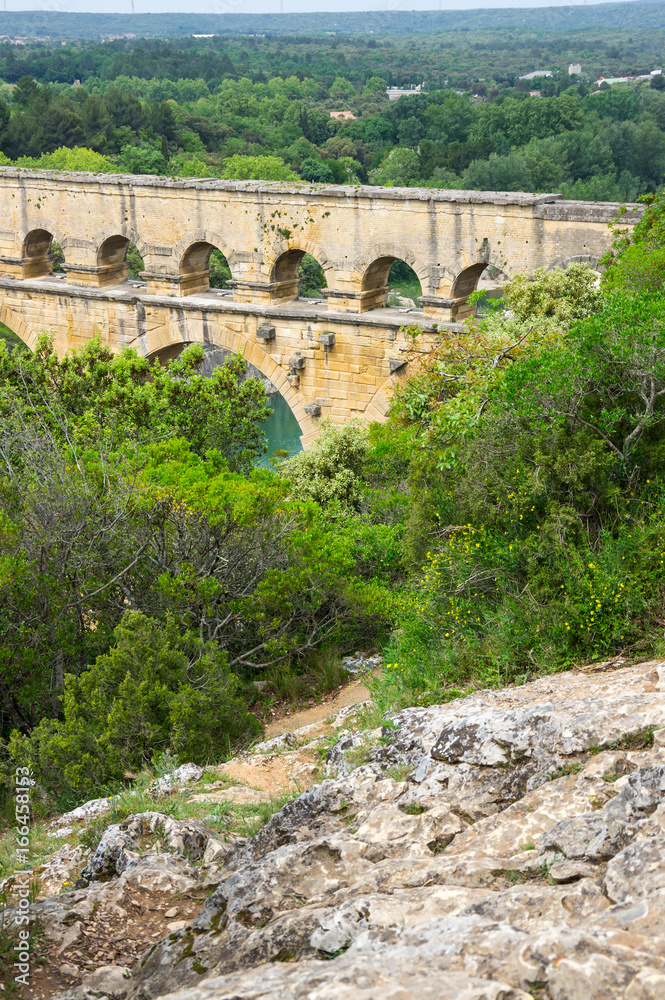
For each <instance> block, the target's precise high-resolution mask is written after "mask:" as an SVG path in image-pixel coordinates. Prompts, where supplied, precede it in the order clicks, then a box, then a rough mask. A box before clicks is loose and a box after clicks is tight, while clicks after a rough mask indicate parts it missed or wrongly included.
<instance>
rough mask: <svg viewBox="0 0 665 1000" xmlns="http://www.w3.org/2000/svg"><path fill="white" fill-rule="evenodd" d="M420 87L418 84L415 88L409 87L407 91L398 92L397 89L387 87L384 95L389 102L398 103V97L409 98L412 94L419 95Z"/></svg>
mask: <svg viewBox="0 0 665 1000" xmlns="http://www.w3.org/2000/svg"><path fill="white" fill-rule="evenodd" d="M422 87H423V85H422V84H420V83H419V84H417V85H416V86H415V87H409V89H408V90H400V88H399V87H388V88H387V89H386V94H387V95H388V100H389V101H399V99H400V97H411V96H413V94H419V93H420V91H421V90H422Z"/></svg>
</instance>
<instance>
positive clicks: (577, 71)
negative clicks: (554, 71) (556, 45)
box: [568, 63, 582, 76]
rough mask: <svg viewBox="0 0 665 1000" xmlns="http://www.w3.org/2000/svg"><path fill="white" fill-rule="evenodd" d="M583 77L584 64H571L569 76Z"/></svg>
mask: <svg viewBox="0 0 665 1000" xmlns="http://www.w3.org/2000/svg"><path fill="white" fill-rule="evenodd" d="M581 75H582V64H581V63H571V64H570V66H569V67H568V76H581Z"/></svg>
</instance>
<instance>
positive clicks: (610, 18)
mask: <svg viewBox="0 0 665 1000" xmlns="http://www.w3.org/2000/svg"><path fill="white" fill-rule="evenodd" d="M331 2H332V0H331ZM664 27H665V2H664V0H655V2H652V3H636V2H634V0H633V2H627V3H608V4H595V5H592V6H577V5H576V6H569V7H538V8H536V9H532V10H527V9H525V8H523V7H511V8H504V9H501V10H496V9H495V10H487V9H484V10H453V11H441V10H436V11H435V10H432V11H361V12H356V13H341V14H336V13H334V12H331V13H314V14H251V15H250V14H133V15H131V14H80V13H79V14H67V13H60V12H56V11H41V10H35V11H22V12H20V11H7V12H0V36H3V35H4V36H9V37H11V38H61V39H84V38H86V39H87V38H90V39H92V38H106V37H109V36H113V35H124V34H126V33H132V34H134V35H136V36H140V37H153V38H154V37H161V38H166V37H171V38H173V37H176V36H178V35H180V36H182V35H192V34H208V33H213V34H217V35H238V34H291V35H294V34H306V35H320V34H323V33H326V32H334V33H338V34H351V35H357V34H368V33H369V32H374V34H384V33H398V34H405V33H423V32H428V33H432V32H443V31H478V30H483V29H484V30H492V29H498V28H512V29H519V28H531V29H534V28H536V29H539V30H541V31H567V32H569V31H581V30H584V29H588V28H615V29H616V28H621V29H625V30H629V29H638V28H642V29H652V28H664Z"/></svg>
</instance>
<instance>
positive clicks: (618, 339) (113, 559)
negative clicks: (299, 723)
mask: <svg viewBox="0 0 665 1000" xmlns="http://www.w3.org/2000/svg"><path fill="white" fill-rule="evenodd" d="M664 246H665V198H664V197H663V196H662V195H660V196H654V197H653V198H652V200H651V204H649V205H648V207H647V210H646V212H645V216H644V220H643V221H642V222H641V223H640V224H639V226H638V227H637V229H636V230H635V232H634V233H633V234H632V235H629V234H628V233H627V232H625V231H622V230H621V228H620V226H619V227H618V228H616V229H615V231H614V242H613V248H612V251H611V252H610V253H609V254H608V256H607V260H606V262H605V263H606V264H607V267H606V269H605V271H604V273H603V276H602V281H601V284H600V286H599V284H598V281H597V275H596V273H595V272H594V271H592V270H591V269H590V268H589V267H588V266H587V265H585V264H573V265H571V266H570V267H569V268H568V269H567V270H565V271H564V270H560V269H556V270H554V271H551V272H539V273H536V274H535V275H534V276H533V277H530V278H529V277H526V276H521V275H516V276H514V277H513V279H512V280H511V282H510V283H509V284H508V285H507V287H506V289H505V294H506V299H505V302H504V303H496V304H495V308H494V309H492V310H490V311H489V312H488V313H486V314H485V315H483V316H481V317H479V318H472V319H470V320H468V321H467V324H466V329H465V332H464V334H459V335H448V336H446V337H445V338H442V339H441V341H440V343H439V344H438V346H437V347H436V349H435V350H434V351H433V352H431V353H426V352H423V351H422V350H421V344H420V338H421V331H420V330H419V329H418V328H415V327H414V328H412V329H410V330H409V331H408V335H409V337H410V338H411V339H412V341H413V352H412V355H411V357H410V377H409V378H408V379H407V380H406V381H405V382H404V383H403V384H402V386H401V387H400V389H399V391H398V392H397V394H396V395H395V397H394V399H393V401H392V404H391V409H390V415H389V420H388V422H387V423H385V424H382V425H372V426H371V427H369V428H368V427H365V426H363V425H362V424H361V423H359V422H354V421H352V422H350V423H347V424H346V425H343V426H334V425H331V424H324V427H323V433H322V435H321V438H320V440H319V441H318V442H315V443H314V444H313V445H312V446H310V448H309V449H308V450H307V451H305V452H302V453H300V454H299V455H296V456H294V457H292V458H288V459H286V460H282V461H281V462H279V461H278V462H277V465H276V467H273V468H270V467H268V468H258V467H257V466H256V465H255V462H256V459H257V458H258V457H259V456H260V455H261V453H262V451H263V448H264V444H263V438H262V430H261V428H262V424H263V422H264V420H265V418H266V415H267V412H268V411H267V406H266V399H265V392H264V388H263V385H262V384H261V383H260V382H258V381H256V380H254V379H247V380H242V379H240V376H241V375H242V373H243V371H244V369H245V362H244V361H243V359H242V358H232V359H231V360H229V361H228V362H227V363H226V364H225V365H224V366H223V367H221V368H218V369H216V370H215V371H214V373H213V375H212V377H203V376H202V375H201V374H199V365H200V363H201V360H202V357H203V352H202V349H201V348H199V347H190V348H188V349H187V350H186V351H185V352H184V353H183V354H182V355H181V357H180V358H179V359H177V360H176V361H172V362H171V363H170V364H169V365H168V366H167V367H162V366H160V365H159V364H158V363H154V364H151V363H150V362H149V361H147V360H146V359H143V358H140V357H138V356H137V355H136V354H135V353H134V352H133V351H131V350H125V351H123V352H122V353H120V354H118V355H112V354H111V353H110V352H109V351H108V350H107V349H106V348H105V347H104V346H102V345H101V344H100V343H99V342H94V341H93V342H91V343H90V344H88V345H87V346H86V347H85V348H84V349H82V350H81V351H79V352H74V353H71V354H68V355H65V356H64V357H62V358H57V357H56V355H55V353H54V351H53V348H52V345H51V343H50V341H49V339H48V337H46V336H45V337H43V338H42V340H41V342H40V344H39V345H38V347H37V349H36V350H35V351H34V352H33V353H30V352H28V351H26V350H11V351H9V350H7V348H6V347H4V346H2V345H0V632H1V634H2V636H3V641H2V644H1V645H0V740H1V742H0V774H4V776H5V777H4V779H3V780H4V781H5V783H6V787H7V788H8V787H9V785H10V775H11V773H12V768H13V767H14V766H16V765H17V764H20V765H22V766H24V765H25V764H26V763H27V762H30V763H31V764H32V767H33V769H34V773H35V776H36V777H37V779H38V782H39V786H40V789H41V790H42V792H43V793H44V794H45V795H47V796H50V798H47V799H44V800H43V804H45V805H46V806H47V807H48V803H49V802H50V803H51V806H54V805H55V806H58V807H60V808H62V807H63V806H64V805H66V804H69V803H73V802H74V801H76V800H77V799H78V800H80V799H81V798H84V797H86V796H91V795H94V794H95V793H99V792H103V791H105V790H108V789H111V788H114V787H116V788H117V787H119V786H120V785H121V784H122V782H123V781H124V780H125V777H126V775H127V774H133V773H136V772H137V771H139V770H140V769H141V768H145V767H150V766H156V763H155V762H156V761H158V760H161V759H163V758H164V755H167V757H168V759H169V760H172V759H173V758H174V757H177V758H179V759H180V760H185V759H191V760H195V761H199V762H205V761H208V760H219V759H220V757H225V756H227V755H228V754H230V753H231V752H232V751H233V750H234V748H237V747H238V746H242V745H246V744H247V743H248V742H250V741H251V740H252V739H254V738H255V736H256V735H257V733H259V732H260V730H261V724H260V718H261V716H262V715H263V714H265V710H266V707H269V706H270V704H271V703H272V701H273V699H275V698H280V697H284V696H286V697H288V698H290V699H291V700H294V699H297V697H298V696H299V695H300V694H302V692H303V691H307V690H310V691H311V690H314V689H318V690H323V689H325V688H326V686H331V685H335V684H337V683H338V682H339V677H340V673H339V659H338V657H339V655H340V654H341V653H344V652H346V651H348V650H354V649H372V648H377V647H379V648H381V647H383V648H385V649H386V650H387V657H386V660H387V662H386V666H385V669H384V670H383V671H382V672H381V673H379V674H378V675H377V676H376V677H375V679H374V681H373V682H372V684H373V695H374V704H375V707H376V710H377V711H379V712H380V713H382V712H384V711H386V710H387V709H390V708H394V707H398V706H401V705H406V704H413V703H421V704H428V703H432V702H439V701H441V700H445V699H447V698H451V697H455V696H456V695H457V694H458V693H459V692H460V691H463V690H466V689H468V688H473V687H474V686H477V685H500V684H506V683H509V682H514V681H517V682H519V681H524V680H526V679H528V678H529V677H532V676H534V675H537V674H540V673H547V672H551V671H554V670H558V669H561V668H565V667H567V666H570V665H571V664H574V663H584V662H588V661H589V660H591V659H598V658H603V657H608V656H611V655H615V654H617V653H623V654H624V655H628V656H631V655H632V656H636V655H644V654H648V653H650V652H653V651H654V649H655V650H657V651H661V652H662V648H663V640H662V625H663V600H664V595H665V565H664V560H665V507H664V506H663V504H664V502H665V485H664V475H665V464H664V463H665V449H664V447H663V443H664V438H663V427H664V426H665V425H664V420H665V402H664V401H665V294H664V286H665V251H664V250H663V247H664ZM506 307H508V308H506ZM336 664H337V666H336ZM255 680H261V681H264V682H265V683H264V684H262V685H261V693H259V691H258V690H257V688H256V686H255V685H254V684H253V683H252V681H255Z"/></svg>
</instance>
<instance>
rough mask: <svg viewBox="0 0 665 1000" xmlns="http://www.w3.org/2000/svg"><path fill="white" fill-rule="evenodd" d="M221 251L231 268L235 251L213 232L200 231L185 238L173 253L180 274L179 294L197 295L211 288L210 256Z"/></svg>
mask: <svg viewBox="0 0 665 1000" xmlns="http://www.w3.org/2000/svg"><path fill="white" fill-rule="evenodd" d="M213 250H219V251H220V253H222V254H223V255H224V258H225V259H226V261H227V263H228V264H229V267H231V264H230V262H229V257H232V258H233V257H234V254H233V251H231V250H229V249H228V245H227V243H226V241H225V240H224V239H222V237H221V236H220V235H219V234H218V233H216V232H213V231H212V230H204V229H198V230H195V231H194V232H193V233H189V234H188V235H187V236H184V237H183V238H182V239H181V240H180V241H179V243H178V244H177V246H176V247H175V249H174V251H173V256H174V258H175V268H176V271H177V274H178V279H177V280H178V294H179V295H196V294H197V293H199V292H205V291H207V290H208V289H209V288H210V277H209V275H210V270H209V262H210V254H211V253H212V252H213Z"/></svg>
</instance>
